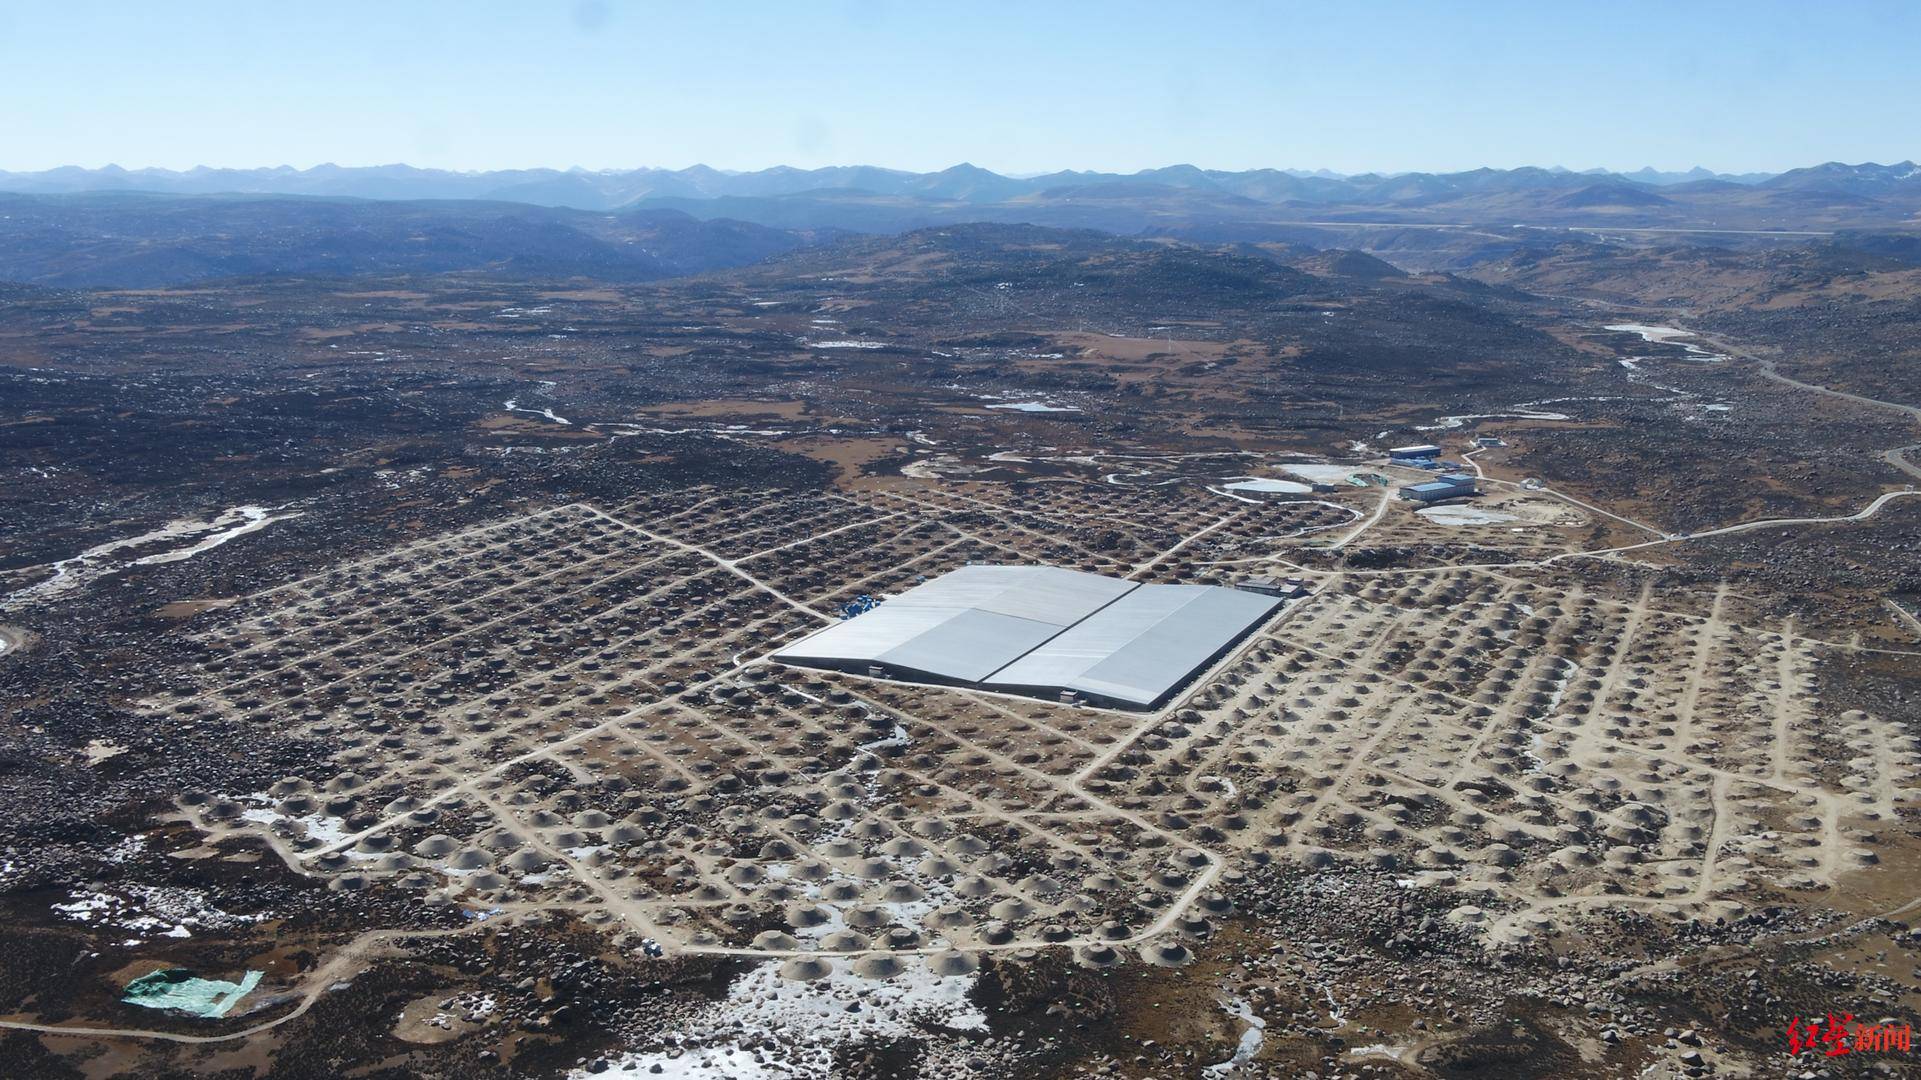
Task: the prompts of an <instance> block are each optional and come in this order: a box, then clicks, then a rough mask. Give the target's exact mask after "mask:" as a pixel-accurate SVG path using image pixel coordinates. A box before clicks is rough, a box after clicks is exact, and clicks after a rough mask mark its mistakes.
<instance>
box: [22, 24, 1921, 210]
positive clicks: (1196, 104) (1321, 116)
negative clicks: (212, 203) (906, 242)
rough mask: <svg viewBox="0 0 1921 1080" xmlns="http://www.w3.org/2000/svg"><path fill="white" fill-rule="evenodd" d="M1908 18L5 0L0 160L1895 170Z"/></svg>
mask: <svg viewBox="0 0 1921 1080" xmlns="http://www.w3.org/2000/svg"><path fill="white" fill-rule="evenodd" d="M1917 31H1921V10H1917V9H1915V8H1913V7H1912V6H1907V5H1900V4H1894V3H1884V2H1879V0H1864V2H1859V3H1851V4H1845V5H1838V6H1828V7H1823V8H1821V9H1819V10H1818V11H1817V10H1814V9H1807V8H1804V7H1802V6H1800V5H1792V4H1781V3H1772V4H1770V3H1750V4H1698V5H1686V6H1679V7H1676V6H1670V5H1659V4H1653V3H1624V4H1614V5H1608V6H1606V7H1605V8H1603V7H1598V6H1597V7H1594V8H1569V7H1566V6H1555V7H1552V8H1546V7H1539V6H1534V5H1525V4H1517V3H1490V4H1485V5H1478V6H1476V7H1474V8H1471V9H1448V10H1443V9H1440V8H1436V7H1432V6H1428V5H1419V4H1404V3H1389V4H1376V5H1370V6H1366V7H1361V8H1356V9H1349V10H1342V11H1325V10H1318V9H1315V10H1307V9H1293V8H1284V7H1279V6H1271V5H1258V4H1243V3H1222V4H1214V5H1208V6H1204V7H1201V8H1198V9H1194V10H1190V11H1188V12H1184V13H1182V14H1181V15H1179V16H1178V17H1176V16H1173V15H1170V14H1169V13H1168V12H1167V11H1166V10H1165V9H1162V8H1159V7H1156V6H1153V5H1146V4H1138V3H1130V4H1120V5H1099V6H1095V5H1086V4H1074V3H1063V4H1059V5H1041V6H1037V5H1026V6H1017V5H1012V4H999V3H988V4H985V5H982V6H978V7H975V8H971V9H970V10H969V17H968V18H966V19H953V18H951V17H949V15H948V14H947V12H946V11H945V10H943V9H936V8H923V7H912V6H903V5H894V4H888V3H880V2H853V3H847V4H841V5H837V6H834V7H830V8H819V9H808V10H804V11H803V10H800V9H795V8H791V7H787V6H777V5H754V4H744V5H731V6H727V7H725V8H722V7H693V8H685V7H668V6H656V5H651V4H646V5H643V4H631V5H629V4H612V3H604V2H600V0H581V2H576V3H572V4H561V5H553V6H551V7H523V6H517V5H507V4H499V3H477V4H452V3H444V2H434V3H419V4H411V5H400V6H396V5H375V4H371V3H365V2H358V3H352V2H350V3H342V4H336V5H329V6H327V7H325V8H289V9H271V10H267V9H256V8H253V7H249V6H246V5H242V4H237V3H231V2H218V3H207V4H197V5H193V6H190V7H186V8H166V9H128V8H124V7H119V6H111V5H105V4H97V3H85V2H78V3H61V4H53V3H26V4H20V5H14V6H12V7H9V8H8V9H7V10H6V11H4V12H0V61H3V63H0V88H4V89H6V90H7V91H9V92H10V96H11V98H12V99H13V100H15V101H17V102H18V101H32V102H33V107H32V108H16V109H12V110H8V111H7V113H6V115H5V116H0V146H4V147H5V148H6V149H5V150H4V151H3V153H4V160H0V168H4V169H6V170H8V171H15V172H28V171H41V170H45V169H49V168H56V167H60V166H66V165H73V166H77V167H81V168H98V167H102V166H104V165H107V164H109V163H117V164H119V165H120V166H122V167H124V168H128V169H138V168H143V167H149V168H166V169H173V170H187V169H191V168H193V167H195V166H206V167H213V168H259V167H271V166H262V165H260V164H259V163H261V162H285V163H288V164H290V165H292V166H293V167H295V168H307V167H311V166H313V165H316V164H321V163H335V164H340V165H342V166H345V167H368V166H376V165H380V164H391V163H395V162H407V163H410V164H412V165H414V166H416V167H420V168H434V169H448V170H456V171H465V172H481V171H496V170H502V169H513V168H563V169H564V168H570V167H578V168H582V169H586V170H589V171H606V170H609V169H625V168H633V167H639V166H633V165H630V164H627V163H630V162H636V161H647V162H658V163H661V164H660V165H659V166H658V167H662V168H684V167H686V166H688V165H691V164H694V163H705V164H707V165H709V166H711V167H714V168H717V169H724V170H727V171H732V172H752V171H756V170H759V169H763V168H768V167H772V166H775V165H790V166H793V167H796V168H816V167H822V166H827V165H833V164H839V163H847V162H855V163H875V162H884V163H885V166H884V167H890V168H899V169H902V170H906V171H914V172H931V171H938V170H939V169H942V168H945V167H947V166H948V165H951V164H953V163H954V162H957V161H971V162H973V163H974V164H977V165H979V166H980V167H982V168H986V169H990V170H992V171H994V172H997V173H1001V174H1003V175H1009V176H1013V175H1022V174H1027V175H1031V174H1036V173H1047V172H1053V171H1057V170H1061V169H1081V170H1090V171H1103V172H1122V173H1129V172H1135V171H1139V170H1141V169H1143V168H1153V167H1156V166H1157V165H1158V164H1161V163H1168V162H1176V163H1178V162H1194V163H1196V164H1200V163H1205V164H1206V167H1209V168H1216V169H1221V170H1224V171H1239V170H1245V169H1251V168H1262V167H1290V168H1299V169H1327V170H1329V171H1332V172H1336V173H1340V174H1344V175H1355V174H1363V173H1384V174H1394V173H1406V172H1459V171H1465V170H1468V169H1473V168H1478V167H1483V166H1485V167H1490V168H1514V167H1519V166H1524V165H1530V164H1536V165H1538V164H1539V163H1541V162H1560V163H1570V162H1572V163H1579V164H1567V165H1566V166H1565V167H1567V168H1569V169H1571V170H1573V171H1584V170H1587V169H1591V168H1597V167H1599V168H1605V169H1607V170H1608V171H1613V172H1633V171H1636V170H1638V169H1641V168H1644V167H1646V168H1654V169H1656V170H1659V171H1664V172H1681V171H1685V170H1687V169H1689V168H1692V167H1694V166H1696V165H1700V166H1702V167H1705V168H1708V169H1710V170H1711V171H1715V172H1722V173H1737V174H1738V173H1749V172H1781V171H1786V170H1788V169H1792V168H1796V167H1800V166H1805V165H1811V164H1818V163H1821V162H1826V161H1849V162H1858V161H1878V162H1888V161H1899V160H1902V159H1904V158H1908V157H1911V156H1913V154H1914V152H1915V151H1914V148H1915V147H1916V145H1918V144H1921V123H1918V122H1917V120H1916V118H1915V115H1914V110H1913V109H1912V107H1911V103H1912V102H1913V101H1915V100H1921V71H1917V69H1916V67H1915V65H1913V64H1912V63H1911V62H1910V57H1909V52H1910V46H1909V44H1908V43H1909V42H1911V41H1913V40H1914V39H1915V37H1916V36H1917V35H1916V32H1917ZM82 44H84V46H85V47H84V48H82V47H78V46H80V45H82ZM157 87H165V88H167V92H166V93H164V94H163V93H156V92H155V88H157ZM1279 163H1288V164H1285V165H1282V164H1279Z"/></svg>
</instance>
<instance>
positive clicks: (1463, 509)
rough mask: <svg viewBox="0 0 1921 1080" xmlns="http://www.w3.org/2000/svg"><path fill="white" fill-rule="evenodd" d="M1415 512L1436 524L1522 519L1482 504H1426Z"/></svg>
mask: <svg viewBox="0 0 1921 1080" xmlns="http://www.w3.org/2000/svg"><path fill="white" fill-rule="evenodd" d="M1414 512H1415V513H1416V514H1419V515H1420V516H1421V517H1424V518H1426V519H1428V520H1429V521H1432V522H1433V523H1435V524H1436V525H1499V524H1501V523H1502V522H1504V521H1519V520H1521V519H1520V518H1517V517H1515V516H1514V515H1513V514H1503V513H1501V512H1500V511H1499V510H1489V509H1487V508H1486V507H1481V506H1426V507H1422V508H1421V509H1419V510H1416V511H1414Z"/></svg>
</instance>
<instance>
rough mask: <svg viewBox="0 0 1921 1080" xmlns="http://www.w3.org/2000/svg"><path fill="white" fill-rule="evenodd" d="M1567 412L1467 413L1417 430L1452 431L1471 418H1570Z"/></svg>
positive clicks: (1443, 419) (1442, 418) (1416, 429)
mask: <svg viewBox="0 0 1921 1080" xmlns="http://www.w3.org/2000/svg"><path fill="white" fill-rule="evenodd" d="M1568 419H1571V417H1569V416H1568V414H1566V413H1558V412H1487V413H1465V414H1463V415H1461V416H1443V417H1441V418H1440V419H1439V420H1436V421H1435V422H1434V423H1432V424H1426V425H1423V426H1420V427H1416V428H1415V429H1414V430H1415V431H1452V430H1454V429H1455V428H1457V427H1460V426H1462V425H1463V424H1466V423H1467V422H1468V421H1469V420H1568Z"/></svg>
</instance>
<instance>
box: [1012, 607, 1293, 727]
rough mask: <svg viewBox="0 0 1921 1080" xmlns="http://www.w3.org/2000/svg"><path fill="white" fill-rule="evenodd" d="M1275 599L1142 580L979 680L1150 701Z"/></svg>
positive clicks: (1250, 623) (1204, 660) (1241, 630)
mask: <svg viewBox="0 0 1921 1080" xmlns="http://www.w3.org/2000/svg"><path fill="white" fill-rule="evenodd" d="M1280 603H1281V601H1280V600H1279V599H1277V598H1275V597H1271V596H1262V595H1260V594H1258V593H1248V592H1241V591H1239V590H1236V589H1222V588H1216V587H1214V586H1211V585H1143V586H1141V587H1140V588H1138V589H1135V590H1134V591H1133V592H1131V593H1128V594H1127V595H1126V596H1124V597H1122V598H1121V599H1120V600H1118V601H1116V602H1115V603H1113V604H1110V605H1108V606H1107V607H1105V608H1102V609H1101V610H1100V611H1098V612H1096V613H1095V614H1094V615H1092V616H1090V617H1089V618H1087V619H1085V620H1083V621H1082V622H1081V623H1079V624H1078V625H1075V626H1073V627H1070V628H1069V629H1067V630H1066V631H1064V632H1062V633H1061V634H1060V635H1059V636H1057V637H1055V638H1054V639H1053V640H1051V641H1049V642H1047V643H1046V644H1044V645H1042V646H1040V647H1039V648H1037V649H1035V650H1034V651H1032V652H1030V653H1028V654H1027V655H1026V656H1023V657H1021V658H1020V659H1019V660H1016V661H1015V662H1013V663H1011V664H1009V665H1007V666H1006V667H1004V668H1002V669H1001V670H999V671H997V672H995V673H994V675H993V676H992V677H991V678H989V679H987V680H986V684H987V685H989V686H1038V687H1060V688H1062V689H1067V690H1078V691H1080V692H1082V693H1086V694H1098V695H1100V696H1102V697H1109V698H1115V699H1118V700H1121V701H1127V702H1131V703H1133V704H1137V705H1151V704H1153V703H1154V702H1156V701H1158V700H1160V699H1161V697H1163V696H1164V695H1166V693H1167V692H1168V691H1170V690H1172V689H1174V687H1176V686H1178V685H1180V684H1181V683H1182V682H1183V681H1185V680H1186V679H1187V678H1188V677H1189V676H1190V675H1192V674H1193V673H1194V672H1195V671H1197V670H1198V669H1200V668H1201V667H1202V666H1204V665H1205V664H1206V663H1207V662H1208V661H1209V660H1210V659H1212V658H1213V657H1214V656H1215V655H1216V654H1218V653H1219V652H1220V651H1221V650H1223V649H1225V648H1226V647H1227V646H1228V644H1229V643H1231V642H1232V641H1234V640H1235V639H1236V638H1238V637H1240V636H1241V635H1242V634H1243V633H1245V632H1246V631H1247V630H1248V629H1249V628H1250V627H1252V626H1254V625H1255V624H1256V623H1258V622H1260V621H1261V620H1262V619H1263V618H1265V617H1266V616H1267V614H1268V613H1269V612H1271V611H1273V610H1274V609H1275V608H1276V607H1277V606H1279V605H1280Z"/></svg>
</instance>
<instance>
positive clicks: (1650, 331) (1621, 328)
mask: <svg viewBox="0 0 1921 1080" xmlns="http://www.w3.org/2000/svg"><path fill="white" fill-rule="evenodd" d="M1601 329H1603V330H1614V331H1617V332H1619V333H1623V334H1639V335H1640V337H1641V340H1642V341H1645V342H1647V343H1648V344H1650V345H1679V346H1681V347H1682V348H1683V349H1686V350H1687V352H1688V355H1689V356H1692V357H1695V358H1697V359H1700V360H1726V359H1727V357H1725V356H1722V355H1721V354H1720V353H1714V352H1709V351H1708V350H1706V349H1703V348H1702V347H1701V346H1699V345H1696V344H1694V343H1693V342H1691V341H1682V340H1681V339H1682V338H1691V337H1694V336H1695V333H1694V331H1692V330H1682V329H1680V328H1678V327H1673V326H1647V325H1644V324H1642V323H1615V324H1614V325H1613V326H1603V327H1602V328H1601Z"/></svg>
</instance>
